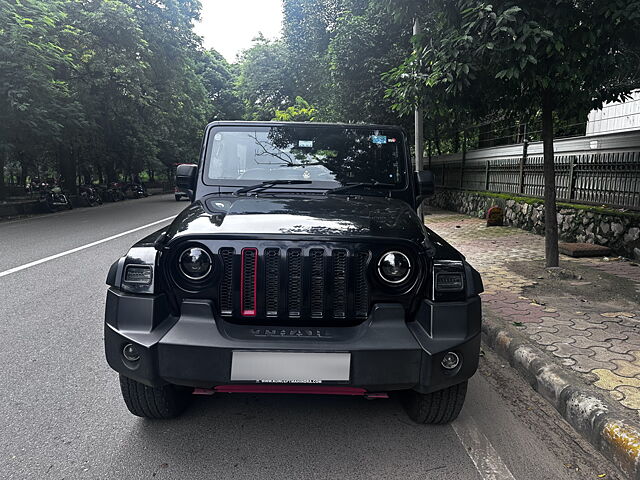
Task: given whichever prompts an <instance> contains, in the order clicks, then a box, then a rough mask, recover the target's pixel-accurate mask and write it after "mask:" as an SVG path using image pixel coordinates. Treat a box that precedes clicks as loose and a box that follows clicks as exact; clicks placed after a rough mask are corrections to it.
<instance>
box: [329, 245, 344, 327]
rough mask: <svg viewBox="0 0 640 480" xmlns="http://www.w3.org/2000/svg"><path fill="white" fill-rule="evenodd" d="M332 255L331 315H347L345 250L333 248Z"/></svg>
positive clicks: (337, 316) (339, 316)
mask: <svg viewBox="0 0 640 480" xmlns="http://www.w3.org/2000/svg"><path fill="white" fill-rule="evenodd" d="M332 257H333V272H332V273H333V316H334V317H336V318H345V317H346V315H347V251H346V250H342V249H339V250H334V251H333V252H332Z"/></svg>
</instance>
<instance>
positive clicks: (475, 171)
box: [429, 131, 640, 210]
mask: <svg viewBox="0 0 640 480" xmlns="http://www.w3.org/2000/svg"><path fill="white" fill-rule="evenodd" d="M554 147H555V150H556V155H555V171H556V192H557V198H558V200H561V201H565V202H571V203H585V204H595V205H608V206H612V207H617V208H626V209H634V210H640V131H638V132H630V133H626V134H612V135H600V136H592V137H588V138H585V137H581V138H575V139H566V140H558V141H556V142H555V144H554ZM518 150H519V154H516V155H514V154H515V153H516V152H518ZM541 153H542V145H541V144H540V142H535V143H531V144H520V145H511V146H506V147H495V148H486V149H481V150H474V151H469V152H462V153H461V154H458V155H456V154H454V155H447V156H441V157H434V158H433V159H432V161H431V165H430V167H429V168H430V169H431V170H432V171H433V173H434V175H435V178H436V185H437V186H439V187H445V188H458V189H463V190H481V191H482V190H484V191H488V192H496V193H512V194H515V195H524V196H528V197H542V196H543V194H544V176H543V157H542V154H541Z"/></svg>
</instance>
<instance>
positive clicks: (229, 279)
mask: <svg viewBox="0 0 640 480" xmlns="http://www.w3.org/2000/svg"><path fill="white" fill-rule="evenodd" d="M218 253H219V255H220V260H222V270H223V273H222V279H221V280H220V313H222V315H231V314H232V313H233V277H234V276H233V256H234V253H235V250H234V249H233V248H221V249H220V250H219V251H218Z"/></svg>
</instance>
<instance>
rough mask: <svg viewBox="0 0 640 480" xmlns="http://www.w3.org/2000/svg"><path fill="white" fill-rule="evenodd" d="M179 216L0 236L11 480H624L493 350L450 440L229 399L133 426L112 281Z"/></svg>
mask: <svg viewBox="0 0 640 480" xmlns="http://www.w3.org/2000/svg"><path fill="white" fill-rule="evenodd" d="M185 206H186V202H180V203H177V202H175V200H174V199H173V196H172V195H170V196H153V197H149V198H146V199H141V200H131V201H126V202H122V203H116V204H106V205H104V206H101V207H96V208H86V209H76V210H73V211H69V212H62V213H58V214H50V215H43V216H37V217H32V218H26V219H22V220H16V221H9V222H0V252H2V255H0V422H1V428H0V477H1V478H3V479H25V478H38V479H40V478H51V479H63V478H67V479H78V478H87V479H95V478H105V479H107V478H108V479H110V478H128V479H137V478H158V479H168V478H175V479H178V478H194V479H195V478H221V479H229V478H233V479H236V478H237V479H256V478H265V479H266V478H283V479H284V478H291V479H293V478H295V479H298V478H310V479H311V478H313V479H320V478H332V479H338V478H358V479H359V478H362V479H372V478H404V479H413V478H415V479H464V480H467V479H496V480H502V479H505V480H509V479H536V480H542V479H550V480H559V479H585V478H606V479H615V478H624V477H622V476H620V474H619V473H617V472H616V471H615V469H614V468H613V467H612V466H611V465H610V464H609V463H608V462H607V461H606V460H605V459H604V458H603V457H602V456H600V455H599V454H598V453H597V452H595V450H593V449H592V448H591V446H590V445H588V444H587V443H586V442H585V441H583V440H582V439H581V438H580V437H579V436H578V435H576V434H575V433H573V431H572V430H571V428H570V427H569V426H568V425H567V424H566V423H565V422H564V421H563V420H562V419H561V418H560V417H559V416H558V415H557V414H556V413H555V410H554V409H553V408H552V407H550V406H549V405H548V404H547V403H545V401H544V400H542V399H541V398H540V397H539V396H538V395H537V394H536V393H535V392H533V391H532V390H531V389H530V388H529V386H528V385H527V384H526V383H525V382H524V381H523V380H522V379H520V377H518V376H517V375H516V374H515V373H514V372H513V371H512V370H511V369H510V367H509V366H508V365H504V363H503V362H501V360H500V359H499V358H497V357H495V356H494V355H493V354H492V353H491V352H490V351H487V349H486V348H484V350H485V352H486V353H485V354H484V356H483V357H482V359H481V367H480V371H479V373H478V374H476V376H475V377H474V378H473V379H472V380H471V382H470V387H469V393H468V396H467V402H466V405H465V407H464V409H463V412H462V414H461V416H460V418H459V419H458V420H457V421H456V422H455V423H453V425H449V426H437V427H434V426H422V425H415V424H413V423H411V422H410V421H409V420H408V418H407V417H406V416H405V414H404V412H403V411H402V408H401V406H400V405H399V404H398V403H397V402H396V401H394V400H372V401H368V400H364V399H362V398H350V397H328V396H321V397H313V396H289V395H284V396H260V395H222V394H221V395H219V396H216V397H206V398H203V397H195V398H194V402H193V405H192V407H191V408H190V409H189V410H188V411H187V413H186V414H185V415H184V416H182V417H181V418H179V419H177V420H172V421H155V422H154V421H148V420H143V419H139V418H136V417H134V416H132V415H130V414H129V413H128V411H127V410H126V408H125V406H124V404H123V402H122V400H121V398H120V391H119V387H118V379H117V375H116V374H115V373H114V372H113V371H111V370H110V369H109V367H108V366H107V364H106V362H105V359H104V353H103V347H102V338H103V308H104V298H105V291H106V286H105V284H104V280H105V277H106V274H107V270H108V268H109V266H110V265H111V263H112V262H113V261H115V260H116V259H117V258H118V257H119V256H120V255H122V254H123V253H124V252H126V250H127V248H128V247H129V246H130V245H131V244H132V243H134V242H135V241H136V240H137V239H139V238H141V237H143V236H145V235H147V234H149V233H151V232H152V231H154V230H155V229H158V228H160V227H161V226H163V225H165V224H167V223H168V220H167V219H169V218H171V217H173V216H174V215H176V214H177V213H178V212H179V211H180V210H181V209H182V208H184V207H185ZM602 474H606V477H598V476H599V475H602Z"/></svg>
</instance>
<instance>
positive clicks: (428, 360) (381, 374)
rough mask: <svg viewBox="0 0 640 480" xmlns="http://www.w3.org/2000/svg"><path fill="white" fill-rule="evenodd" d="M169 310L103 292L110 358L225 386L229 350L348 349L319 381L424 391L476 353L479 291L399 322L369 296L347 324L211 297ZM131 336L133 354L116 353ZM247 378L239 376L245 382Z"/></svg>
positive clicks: (151, 300) (121, 365)
mask: <svg viewBox="0 0 640 480" xmlns="http://www.w3.org/2000/svg"><path fill="white" fill-rule="evenodd" d="M181 312H182V313H181V315H180V317H175V316H171V315H170V314H169V308H168V305H167V301H166V298H165V296H164V295H132V294H127V293H123V292H121V291H119V290H117V289H115V288H111V289H109V292H108V294H107V307H106V322H105V351H106V356H107V361H108V362H109V365H110V366H111V367H112V368H113V369H114V370H116V371H118V372H119V373H121V374H122V375H124V376H127V377H130V378H132V379H134V380H137V381H139V382H142V383H144V384H147V385H150V386H159V385H163V384H166V383H172V384H177V385H185V386H190V387H199V388H212V387H215V386H220V385H229V384H233V383H234V382H231V381H230V374H231V361H232V354H233V352H234V351H239V350H259V351H289V352H349V353H351V372H350V380H349V382H347V383H338V382H336V383H329V382H328V383H327V384H329V385H332V384H336V385H347V386H353V387H359V388H363V389H365V390H367V391H370V392H371V391H374V392H375V391H391V390H402V389H415V390H417V391H420V392H423V393H428V392H432V391H436V390H440V389H443V388H446V387H448V386H450V385H455V384H457V383H460V382H462V381H464V380H466V379H468V378H469V377H471V376H472V375H473V374H474V373H475V371H476V369H477V366H478V357H479V352H480V319H481V311H480V298H479V297H473V298H470V299H468V300H467V301H465V302H448V303H442V304H433V303H431V302H429V301H427V300H425V301H423V304H422V306H421V308H420V309H419V312H418V314H417V315H416V318H415V319H412V320H411V321H409V322H407V321H405V311H404V309H403V308H402V307H401V306H400V305H396V304H378V305H375V306H374V308H373V310H372V312H371V315H370V316H369V318H368V320H367V321H365V322H363V323H362V324H360V325H358V326H354V327H330V328H325V327H313V328H311V327H265V326H246V325H236V324H231V323H229V322H226V321H224V320H223V319H221V318H216V316H215V315H214V309H213V305H212V304H211V302H209V301H203V300H192V301H185V302H183V304H182V308H181ZM128 343H132V344H134V345H135V346H136V347H137V350H138V352H139V355H140V359H139V360H138V361H136V362H135V363H132V362H129V361H127V360H126V359H125V358H124V357H123V355H122V349H123V347H124V346H125V345H126V344H128ZM449 351H454V352H456V353H457V354H458V356H459V357H460V358H461V359H462V362H461V364H460V365H459V366H458V368H456V369H454V370H452V371H446V370H444V369H443V368H442V367H441V366H440V362H441V361H442V358H443V356H444V355H445V353H446V352H449ZM245 383H246V382H245Z"/></svg>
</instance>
